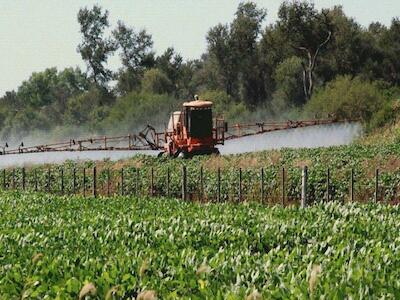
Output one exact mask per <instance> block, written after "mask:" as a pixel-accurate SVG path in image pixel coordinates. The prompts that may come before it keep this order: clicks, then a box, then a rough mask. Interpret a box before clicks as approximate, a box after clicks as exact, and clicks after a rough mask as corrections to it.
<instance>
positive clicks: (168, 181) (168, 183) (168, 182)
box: [167, 167, 171, 198]
mask: <svg viewBox="0 0 400 300" xmlns="http://www.w3.org/2000/svg"><path fill="white" fill-rule="evenodd" d="M170 180H171V178H170V171H169V167H168V168H167V197H168V198H169V194H170V191H169V185H170Z"/></svg>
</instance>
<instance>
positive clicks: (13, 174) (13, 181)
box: [12, 169, 15, 190]
mask: <svg viewBox="0 0 400 300" xmlns="http://www.w3.org/2000/svg"><path fill="white" fill-rule="evenodd" d="M12 189H13V190H15V169H13V170H12Z"/></svg>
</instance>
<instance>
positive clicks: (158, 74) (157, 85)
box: [142, 69, 174, 94]
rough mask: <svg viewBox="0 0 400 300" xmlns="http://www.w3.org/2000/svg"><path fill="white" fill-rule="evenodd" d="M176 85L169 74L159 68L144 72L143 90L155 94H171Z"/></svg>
mask: <svg viewBox="0 0 400 300" xmlns="http://www.w3.org/2000/svg"><path fill="white" fill-rule="evenodd" d="M173 89H174V86H173V84H172V82H171V80H169V78H168V77H167V75H166V74H165V73H164V72H163V71H161V70H159V69H150V70H147V71H146V72H145V73H144V76H143V80H142V90H143V91H144V92H147V93H153V94H170V93H172V91H173Z"/></svg>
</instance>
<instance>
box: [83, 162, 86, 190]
mask: <svg viewBox="0 0 400 300" xmlns="http://www.w3.org/2000/svg"><path fill="white" fill-rule="evenodd" d="M83 197H86V168H83Z"/></svg>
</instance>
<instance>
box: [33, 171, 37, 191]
mask: <svg viewBox="0 0 400 300" xmlns="http://www.w3.org/2000/svg"><path fill="white" fill-rule="evenodd" d="M33 176H34V181H35V192H37V191H38V177H37V169H34V171H33Z"/></svg>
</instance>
